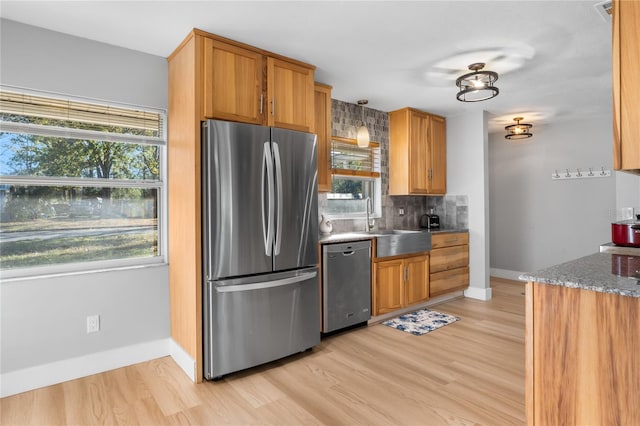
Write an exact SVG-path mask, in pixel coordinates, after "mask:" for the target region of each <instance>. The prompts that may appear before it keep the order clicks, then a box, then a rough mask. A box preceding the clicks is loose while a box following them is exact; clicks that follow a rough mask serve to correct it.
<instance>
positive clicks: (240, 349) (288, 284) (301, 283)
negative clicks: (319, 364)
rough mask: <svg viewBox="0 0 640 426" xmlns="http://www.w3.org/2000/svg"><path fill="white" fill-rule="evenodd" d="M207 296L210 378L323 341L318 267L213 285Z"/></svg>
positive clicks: (207, 372)
mask: <svg viewBox="0 0 640 426" xmlns="http://www.w3.org/2000/svg"><path fill="white" fill-rule="evenodd" d="M205 292H206V298H205V306H204V310H205V312H204V316H205V321H204V327H205V329H204V340H205V341H204V345H205V348H208V350H206V349H205V351H204V356H205V360H204V361H205V362H204V376H205V378H206V379H215V378H219V377H221V376H223V375H225V374H228V373H232V372H234V371H239V370H243V369H245V368H249V367H253V366H256V365H260V364H264V363H267V362H270V361H274V360H276V359H279V358H283V357H285V356H288V355H292V354H294V353H297V352H302V351H305V350H306V349H309V348H311V347H313V346H315V345H317V344H318V343H320V327H319V324H318V316H319V300H318V268H315V267H314V268H306V269H302V270H296V271H291V272H281V273H274V274H268V275H262V276H258V277H250V278H238V279H232V280H224V281H210V282H207V283H206V288H205Z"/></svg>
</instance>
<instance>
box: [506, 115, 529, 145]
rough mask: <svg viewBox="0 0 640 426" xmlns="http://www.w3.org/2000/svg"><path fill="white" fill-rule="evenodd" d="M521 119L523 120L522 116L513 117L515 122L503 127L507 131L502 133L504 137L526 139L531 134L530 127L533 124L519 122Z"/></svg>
mask: <svg viewBox="0 0 640 426" xmlns="http://www.w3.org/2000/svg"><path fill="white" fill-rule="evenodd" d="M522 120H524V119H523V118H522V117H516V118H514V119H513V121H515V122H516V124H510V125H508V126H507V127H505V128H504V129H505V130H506V131H507V134H506V135H504V137H505V138H506V139H510V140H517V139H526V138H530V137H531V136H533V133H531V132H530V130H531V127H533V126H532V125H531V124H526V123H522V124H521V123H520V121H522Z"/></svg>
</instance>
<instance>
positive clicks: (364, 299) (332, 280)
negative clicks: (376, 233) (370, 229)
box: [322, 241, 371, 333]
mask: <svg viewBox="0 0 640 426" xmlns="http://www.w3.org/2000/svg"><path fill="white" fill-rule="evenodd" d="M322 277H323V278H322V297H323V299H322V303H323V312H322V314H323V315H322V331H324V332H325V333H328V332H330V331H335V330H339V329H341V328H345V327H348V326H350V325H354V324H358V323H361V322H365V321H367V320H369V319H370V318H371V241H354V242H349V243H339V244H325V245H323V246H322Z"/></svg>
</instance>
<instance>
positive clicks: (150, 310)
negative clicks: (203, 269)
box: [0, 20, 170, 373]
mask: <svg viewBox="0 0 640 426" xmlns="http://www.w3.org/2000/svg"><path fill="white" fill-rule="evenodd" d="M0 24H1V25H0V27H1V34H0V35H1V37H0V40H1V45H0V58H1V61H2V62H1V64H0V84H3V85H11V86H18V87H23V88H27V89H37V90H44V91H49V92H56V93H60V94H65V95H71V96H76V97H90V98H95V99H100V100H106V101H114V102H122V103H129V104H136V105H142V106H148V107H154V108H162V109H166V108H167V64H166V60H165V58H161V57H157V56H152V55H148V54H144V53H140V52H135V51H132V50H127V49H122V48H118V47H114V46H110V45H106V44H102V43H97V42H92V41H89V40H85V39H80V38H76V37H72V36H68V35H64V34H60V33H56V32H52V31H48V30H44V29H41V28H36V27H32V26H27V25H23V24H19V23H16V22H12V21H7V20H2V21H1V23H0ZM0 292H1V295H0V299H1V313H0V321H1V335H2V345H1V352H0V355H1V359H2V363H1V365H0V372H1V373H7V372H11V371H15V370H19V369H24V368H28V367H34V366H38V365H43V364H48V363H51V362H54V361H59V360H63V359H68V358H73V357H78V356H83V355H89V354H92V353H96V352H100V351H105V350H109V349H115V348H120V347H124V346H128V345H133V344H137V343H142V342H148V341H153V340H157V339H163V338H168V337H169V335H170V332H169V285H168V267H167V266H166V265H160V266H154V267H148V268H140V269H128V270H120V271H110V272H96V273H91V274H77V275H66V276H60V277H55V278H35V279H28V280H20V281H8V282H6V281H5V282H2V283H1V284H0ZM91 314H100V316H101V321H102V324H101V326H102V331H101V332H99V333H96V334H90V335H88V334H87V333H86V323H85V320H86V316H87V315H91Z"/></svg>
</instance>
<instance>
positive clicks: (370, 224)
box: [364, 197, 375, 232]
mask: <svg viewBox="0 0 640 426" xmlns="http://www.w3.org/2000/svg"><path fill="white" fill-rule="evenodd" d="M366 202H367V221H366V223H365V224H364V231H365V232H371V229H372V228H373V226H374V225H375V219H370V218H369V215H370V214H371V213H373V202H372V201H371V197H367V200H366Z"/></svg>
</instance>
